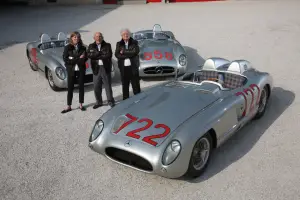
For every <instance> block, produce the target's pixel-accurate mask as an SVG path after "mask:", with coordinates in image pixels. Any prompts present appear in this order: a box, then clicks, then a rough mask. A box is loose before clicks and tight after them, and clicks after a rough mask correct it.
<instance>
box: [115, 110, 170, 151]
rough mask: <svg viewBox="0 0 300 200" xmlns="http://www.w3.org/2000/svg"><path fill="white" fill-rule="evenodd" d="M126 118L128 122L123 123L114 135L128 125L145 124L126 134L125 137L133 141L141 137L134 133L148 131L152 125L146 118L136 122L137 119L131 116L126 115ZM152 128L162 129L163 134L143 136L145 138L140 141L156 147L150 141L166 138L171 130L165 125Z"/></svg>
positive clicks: (154, 143)
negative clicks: (134, 123)
mask: <svg viewBox="0 0 300 200" xmlns="http://www.w3.org/2000/svg"><path fill="white" fill-rule="evenodd" d="M126 117H127V118H129V120H128V121H126V122H125V123H123V124H122V125H121V126H120V128H119V129H118V130H116V131H115V132H114V133H115V134H118V133H119V132H120V131H121V130H122V129H124V128H125V127H127V126H128V125H129V124H132V123H133V122H138V123H146V125H144V126H143V127H141V128H137V129H134V130H131V131H129V132H128V133H127V134H126V136H128V137H132V138H135V139H140V137H141V136H140V135H138V134H136V133H138V132H141V131H145V130H147V129H149V128H150V127H151V126H152V125H153V121H152V120H151V119H148V118H141V119H139V120H138V118H137V117H135V116H132V115H131V114H126ZM154 128H156V129H160V128H161V129H164V132H163V133H159V134H155V135H149V136H145V137H143V139H142V140H143V141H144V142H146V143H148V144H151V145H153V146H156V145H157V142H155V141H153V140H152V139H155V138H164V137H166V136H167V135H169V134H170V132H171V129H170V128H169V127H168V126H167V125H165V124H156V125H155V126H154Z"/></svg>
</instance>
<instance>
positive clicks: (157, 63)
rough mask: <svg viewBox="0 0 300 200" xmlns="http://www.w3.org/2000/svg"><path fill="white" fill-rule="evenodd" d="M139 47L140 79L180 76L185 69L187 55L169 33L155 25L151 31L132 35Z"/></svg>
mask: <svg viewBox="0 0 300 200" xmlns="http://www.w3.org/2000/svg"><path fill="white" fill-rule="evenodd" d="M131 36H132V38H133V39H135V40H137V41H138V43H139V47H140V54H139V57H140V67H139V75H140V77H160V76H172V75H175V74H176V70H178V75H182V74H184V73H185V72H186V68H187V63H188V59H187V54H186V51H185V49H184V48H183V46H181V44H180V43H179V42H178V41H177V40H176V39H175V36H174V34H173V33H172V32H171V31H162V29H161V26H160V25H158V24H155V25H154V27H153V29H152V30H142V31H137V32H134V33H132V35H131Z"/></svg>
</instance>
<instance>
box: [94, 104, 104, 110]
mask: <svg viewBox="0 0 300 200" xmlns="http://www.w3.org/2000/svg"><path fill="white" fill-rule="evenodd" d="M101 106H102V104H95V105H94V106H93V109H97V108H99V107H101Z"/></svg>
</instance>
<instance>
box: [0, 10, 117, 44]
mask: <svg viewBox="0 0 300 200" xmlns="http://www.w3.org/2000/svg"><path fill="white" fill-rule="evenodd" d="M118 7H119V5H110V6H102V5H80V6H76V5H70V6H59V5H57V6H56V5H51V6H2V8H0V25H1V27H5V31H2V33H1V37H0V50H3V49H6V48H7V47H10V46H13V45H15V44H18V43H23V42H26V43H27V42H30V41H35V40H38V38H39V36H40V34H41V33H47V34H48V35H49V36H53V37H57V34H58V33H59V32H64V33H66V34H68V33H70V32H72V31H78V32H89V31H88V30H78V29H80V28H81V27H83V26H85V25H87V24H89V23H91V22H93V21H95V20H97V19H99V18H100V17H102V16H104V15H106V14H107V13H109V12H110V11H113V10H114V9H117V8H118ZM8 8H9V9H8ZM15 13H18V14H17V15H16V14H15Z"/></svg>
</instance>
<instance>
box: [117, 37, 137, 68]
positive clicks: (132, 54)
mask: <svg viewBox="0 0 300 200" xmlns="http://www.w3.org/2000/svg"><path fill="white" fill-rule="evenodd" d="M122 49H123V54H121V53H120V51H121V50H122ZM139 53H140V48H139V45H138V42H137V41H136V40H134V39H133V38H129V41H128V49H126V48H125V42H124V40H123V39H122V40H121V41H119V42H117V45H116V51H115V56H116V58H117V59H118V67H119V69H120V70H121V71H122V70H123V68H124V60H125V59H127V58H129V59H130V62H131V68H132V70H133V72H135V73H136V72H138V69H139V66H140V63H139Z"/></svg>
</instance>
